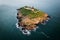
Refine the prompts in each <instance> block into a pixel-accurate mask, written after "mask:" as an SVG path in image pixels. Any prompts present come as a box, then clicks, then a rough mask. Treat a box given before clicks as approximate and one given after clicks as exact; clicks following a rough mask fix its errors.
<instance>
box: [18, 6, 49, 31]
mask: <svg viewBox="0 0 60 40" xmlns="http://www.w3.org/2000/svg"><path fill="white" fill-rule="evenodd" d="M17 19H18V25H19V26H22V27H23V28H25V29H27V30H33V29H34V28H36V27H37V25H36V24H38V23H40V24H41V23H44V22H45V21H48V19H49V16H48V14H46V13H44V12H42V11H39V10H37V9H35V8H33V7H28V6H25V7H22V8H20V9H18V13H17Z"/></svg>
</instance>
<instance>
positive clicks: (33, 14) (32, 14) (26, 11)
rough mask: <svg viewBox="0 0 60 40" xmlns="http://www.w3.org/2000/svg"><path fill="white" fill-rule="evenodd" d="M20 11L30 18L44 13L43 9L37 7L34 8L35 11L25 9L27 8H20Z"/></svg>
mask: <svg viewBox="0 0 60 40" xmlns="http://www.w3.org/2000/svg"><path fill="white" fill-rule="evenodd" d="M20 11H21V12H22V14H23V15H24V16H26V15H28V16H29V17H30V18H36V17H42V16H43V15H44V12H43V11H39V10H37V9H35V11H34V12H33V11H31V10H27V9H24V8H22V9H21V10H20ZM37 11H38V12H37Z"/></svg>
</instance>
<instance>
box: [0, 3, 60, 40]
mask: <svg viewBox="0 0 60 40" xmlns="http://www.w3.org/2000/svg"><path fill="white" fill-rule="evenodd" d="M42 5H43V4H42ZM20 6H21V5H19V6H18V7H15V6H10V5H5V4H4V5H0V40H59V39H60V38H59V37H60V5H59V4H57V3H55V5H50V6H48V5H46V6H44V7H42V6H40V5H37V6H36V5H34V7H35V8H37V9H39V10H42V11H44V12H46V13H47V14H48V15H49V16H51V19H50V20H49V21H48V22H47V23H46V24H45V25H42V24H39V25H38V26H39V28H38V29H37V30H36V31H34V32H33V31H31V35H24V34H22V32H21V31H20V30H19V29H18V28H16V23H17V18H16V16H17V9H18V8H19V7H20Z"/></svg>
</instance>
